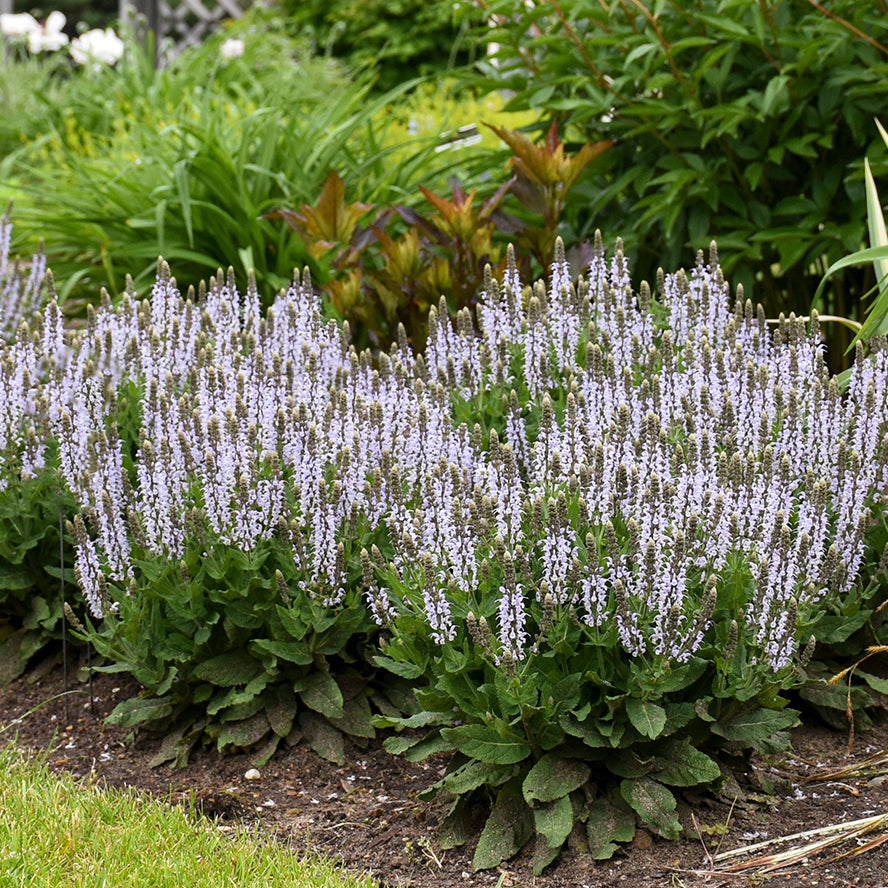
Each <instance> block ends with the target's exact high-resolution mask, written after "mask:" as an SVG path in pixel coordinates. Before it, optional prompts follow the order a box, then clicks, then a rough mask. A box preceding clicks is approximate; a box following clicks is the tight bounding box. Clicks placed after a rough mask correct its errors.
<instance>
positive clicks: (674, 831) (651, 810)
mask: <svg viewBox="0 0 888 888" xmlns="http://www.w3.org/2000/svg"><path fill="white" fill-rule="evenodd" d="M620 794H621V795H622V796H623V798H624V799H625V800H626V802H628V804H629V805H630V806H631V807H632V809H633V810H634V811H635V813H636V814H638V816H639V817H640V818H641V819H642V820H643V821H644V822H645V823H647V824H649V825H650V826H651V827H653V829H654V830H656V832H658V833H659V834H660V835H661V836H663V838H665V839H677V838H678V834H679V833H680V832H681V824H680V823H679V822H678V818H677V817H676V816H675V808H676V801H675V796H674V795H673V794H672V793H671V792H670V791H669V790H668V789H667V788H666V787H665V786H663V784H662V783H658V782H657V781H656V780H651V779H650V778H649V777H638V778H636V779H634V780H624V781H623V782H622V783H621V784H620Z"/></svg>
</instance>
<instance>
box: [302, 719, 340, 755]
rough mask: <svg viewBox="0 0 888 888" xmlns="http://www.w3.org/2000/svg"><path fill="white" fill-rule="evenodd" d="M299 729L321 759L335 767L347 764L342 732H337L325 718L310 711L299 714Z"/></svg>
mask: <svg viewBox="0 0 888 888" xmlns="http://www.w3.org/2000/svg"><path fill="white" fill-rule="evenodd" d="M299 729H300V730H301V731H302V736H303V737H305V739H306V740H307V741H308V744H309V746H311V748H312V749H313V750H314V751H315V752H316V753H317V754H318V755H319V756H321V758H325V759H327V761H328V762H333V764H334V765H344V764H345V741H344V739H343V737H342V732H341V731H337V730H336V728H334V727H333V726H332V725H331V724H330V723H329V722H328V721H327V720H326V719H325V718H324V717H323V716H321V715H318V714H317V713H316V712H311V711H310V710H303V711H302V712H300V713H299Z"/></svg>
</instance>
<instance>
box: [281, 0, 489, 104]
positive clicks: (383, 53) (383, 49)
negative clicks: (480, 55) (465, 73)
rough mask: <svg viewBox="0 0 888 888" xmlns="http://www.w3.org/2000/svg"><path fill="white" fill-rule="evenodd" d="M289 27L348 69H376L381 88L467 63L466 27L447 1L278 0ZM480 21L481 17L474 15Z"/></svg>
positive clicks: (468, 54) (468, 51) (468, 57)
mask: <svg viewBox="0 0 888 888" xmlns="http://www.w3.org/2000/svg"><path fill="white" fill-rule="evenodd" d="M281 7H282V9H283V10H284V12H285V13H287V15H288V17H289V26H290V27H291V28H293V29H294V30H295V31H296V32H297V33H299V34H300V36H308V37H310V38H311V40H312V41H313V42H314V44H315V46H316V48H317V49H318V50H319V51H323V52H325V53H328V54H331V55H334V56H336V57H341V58H343V59H344V60H345V61H346V62H347V63H348V65H349V66H350V67H355V68H377V69H378V78H379V79H378V84H379V88H380V89H391V88H392V87H394V86H396V85H397V84H398V83H401V82H402V81H404V80H409V79H411V78H413V77H416V76H417V75H418V74H419V75H428V74H440V73H441V72H442V71H445V70H447V69H450V68H453V67H454V66H455V65H461V64H465V63H466V62H468V61H469V59H470V51H471V49H472V47H471V45H470V44H469V42H468V41H467V40H466V39H465V30H466V23H464V24H463V26H462V27H460V26H459V25H457V24H456V23H455V21H454V4H453V3H452V2H450V0H431V2H429V0H282V2H281ZM472 18H473V19H474V20H475V21H476V22H480V21H481V20H482V18H481V15H480V13H478V12H476V13H474V15H473V16H472Z"/></svg>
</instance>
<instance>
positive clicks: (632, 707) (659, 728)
mask: <svg viewBox="0 0 888 888" xmlns="http://www.w3.org/2000/svg"><path fill="white" fill-rule="evenodd" d="M626 714H627V715H628V716H629V721H630V722H632V726H633V727H634V728H635V730H636V731H638V732H639V734H641V735H642V736H643V737H648V738H650V739H651V740H653V739H654V738H655V737H659V736H660V734H661V733H662V732H663V728H664V727H666V710H665V709H664V708H663V707H662V706H658V705H657V704H656V703H650V702H648V701H645V700H639V699H638V698H637V697H630V698H629V699H628V700H627V701H626Z"/></svg>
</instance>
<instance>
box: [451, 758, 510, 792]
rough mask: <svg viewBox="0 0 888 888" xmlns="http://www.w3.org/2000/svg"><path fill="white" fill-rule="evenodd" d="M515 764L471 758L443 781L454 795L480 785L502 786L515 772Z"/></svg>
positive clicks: (469, 790)
mask: <svg viewBox="0 0 888 888" xmlns="http://www.w3.org/2000/svg"><path fill="white" fill-rule="evenodd" d="M515 770H516V769H515V765H491V764H488V763H487V762H481V761H478V759H471V760H469V761H467V762H466V763H465V764H464V765H461V766H460V767H459V768H457V769H456V770H455V771H452V772H451V773H450V774H447V775H446V776H445V777H444V779H443V780H442V781H441V782H442V784H443V785H444V788H445V789H446V790H447V791H448V792H450V793H453V795H458V796H461V795H465V794H466V793H468V792H472V790H475V789H477V788H478V787H479V786H501V785H502V784H503V783H505V782H506V781H507V780H509V779H510V778H511V777H513V776H514V774H515Z"/></svg>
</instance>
